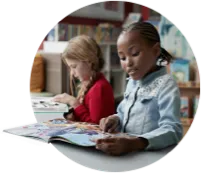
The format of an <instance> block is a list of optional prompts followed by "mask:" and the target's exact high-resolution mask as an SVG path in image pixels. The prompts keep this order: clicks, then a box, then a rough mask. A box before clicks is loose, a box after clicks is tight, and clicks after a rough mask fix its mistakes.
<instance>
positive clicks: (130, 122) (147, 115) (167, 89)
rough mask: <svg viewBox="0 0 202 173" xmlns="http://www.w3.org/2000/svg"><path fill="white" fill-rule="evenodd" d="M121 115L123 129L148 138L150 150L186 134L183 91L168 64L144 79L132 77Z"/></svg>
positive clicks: (121, 104) (120, 109)
mask: <svg viewBox="0 0 202 173" xmlns="http://www.w3.org/2000/svg"><path fill="white" fill-rule="evenodd" d="M117 115H118V116H119V118H120V125H121V131H122V132H125V133H128V134H131V135H134V136H138V137H143V138H146V139H147V140H148V142H149V145H148V147H147V148H146V150H155V149H162V148H165V147H167V146H170V145H174V144H177V143H178V142H179V141H180V140H181V138H182V125H181V122H180V120H179V116H180V92H179V88H178V86H177V84H176V82H175V80H174V79H173V78H172V76H171V75H169V74H167V73H166V68H165V67H162V68H161V69H160V70H158V71H155V72H153V73H151V74H149V75H147V76H146V77H145V78H143V79H142V80H137V81H135V80H133V79H131V78H130V79H129V81H128V84H127V88H126V91H125V93H124V99H123V100H122V102H121V103H120V104H119V106H118V108H117Z"/></svg>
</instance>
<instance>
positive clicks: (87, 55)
mask: <svg viewBox="0 0 202 173" xmlns="http://www.w3.org/2000/svg"><path fill="white" fill-rule="evenodd" d="M61 56H62V60H63V62H64V63H65V64H66V65H67V63H66V60H67V59H72V60H73V59H75V60H78V61H83V62H90V63H91V68H92V76H91V77H90V80H89V82H88V84H87V86H86V87H83V86H82V85H79V86H78V87H79V91H78V95H77V98H79V100H80V102H81V103H82V102H83V100H84V97H85V94H86V93H87V92H88V90H89V89H90V88H91V86H92V85H93V84H94V82H95V80H96V77H97V73H98V72H100V71H101V69H102V68H103V66H104V59H103V56H102V51H101V48H100V46H99V45H98V44H97V42H96V41H95V40H94V39H93V38H91V37H89V36H87V35H80V36H77V37H74V38H72V39H71V40H69V41H68V44H67V47H66V48H65V50H64V52H63V53H62V55H61ZM74 84H75V83H74V80H73V76H72V75H70V89H71V94H72V93H73V87H74V86H73V85H74Z"/></svg>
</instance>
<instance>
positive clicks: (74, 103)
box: [71, 99, 80, 109]
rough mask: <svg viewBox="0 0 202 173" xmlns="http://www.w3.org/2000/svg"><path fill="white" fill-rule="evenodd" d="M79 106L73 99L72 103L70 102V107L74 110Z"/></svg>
mask: <svg viewBox="0 0 202 173" xmlns="http://www.w3.org/2000/svg"><path fill="white" fill-rule="evenodd" d="M79 105H80V102H79V101H78V100H77V99H75V100H74V101H72V103H71V106H72V107H73V108H74V109H75V108H76V107H78V106H79Z"/></svg>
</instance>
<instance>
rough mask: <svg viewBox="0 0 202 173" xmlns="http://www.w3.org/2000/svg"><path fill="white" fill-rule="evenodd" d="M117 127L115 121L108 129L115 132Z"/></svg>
mask: <svg viewBox="0 0 202 173" xmlns="http://www.w3.org/2000/svg"><path fill="white" fill-rule="evenodd" d="M116 129H117V124H116V123H114V124H113V125H112V126H111V127H110V128H109V129H108V132H109V133H112V132H115V130H116Z"/></svg>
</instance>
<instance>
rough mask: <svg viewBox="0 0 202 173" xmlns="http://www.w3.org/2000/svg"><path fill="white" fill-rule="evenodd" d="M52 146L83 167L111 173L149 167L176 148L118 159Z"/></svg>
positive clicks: (39, 119) (91, 150)
mask: <svg viewBox="0 0 202 173" xmlns="http://www.w3.org/2000/svg"><path fill="white" fill-rule="evenodd" d="M35 116H36V119H37V122H44V121H47V120H50V119H54V118H58V117H57V115H56V114H55V115H54V114H52V115H50V116H49V115H47V116H44V115H43V116H40V114H35ZM60 117H61V116H60ZM52 144H53V146H54V147H55V148H57V149H58V150H59V151H60V152H62V153H63V154H64V155H66V156H67V157H69V158H70V159H72V160H73V161H75V162H77V163H79V164H81V165H84V166H87V167H89V168H93V169H96V170H101V171H110V172H120V171H129V170H135V169H138V168H141V167H144V166H147V165H149V164H152V163H154V162H156V161H157V160H159V159H160V158H162V157H163V156H165V155H166V154H167V153H168V152H169V151H171V150H172V149H173V148H174V146H172V147H169V148H166V149H164V150H161V151H153V152H151V151H150V152H145V151H144V152H134V153H129V154H127V155H124V156H119V157H117V156H109V155H106V154H105V153H103V152H101V151H99V150H96V149H95V148H84V147H79V146H75V145H72V144H67V143H65V142H54V143H52Z"/></svg>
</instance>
